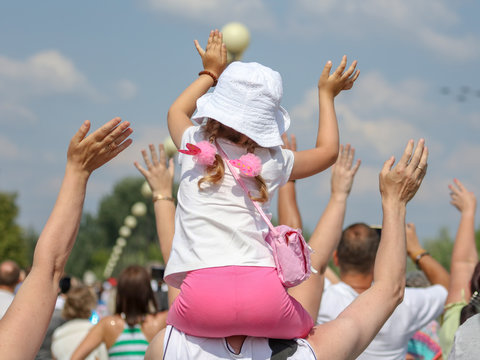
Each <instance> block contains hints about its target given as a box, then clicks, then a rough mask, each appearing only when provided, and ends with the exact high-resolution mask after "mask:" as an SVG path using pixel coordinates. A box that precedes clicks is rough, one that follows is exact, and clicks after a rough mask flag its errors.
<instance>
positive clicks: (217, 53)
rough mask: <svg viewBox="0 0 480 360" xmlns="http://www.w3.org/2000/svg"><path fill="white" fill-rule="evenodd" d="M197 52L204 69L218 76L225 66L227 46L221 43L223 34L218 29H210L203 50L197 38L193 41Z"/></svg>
mask: <svg viewBox="0 0 480 360" xmlns="http://www.w3.org/2000/svg"><path fill="white" fill-rule="evenodd" d="M194 43H195V47H196V48H197V51H198V54H199V55H200V57H201V58H202V63H203V68H204V70H207V71H210V72H212V73H213V74H215V75H216V76H217V79H218V77H219V76H220V74H221V73H222V72H223V70H225V68H226V67H227V48H226V47H225V44H224V43H223V35H222V33H221V32H220V31H218V30H212V31H210V36H209V37H208V42H207V46H206V48H205V50H204V49H203V48H202V47H201V46H200V44H199V42H198V41H197V40H195V41H194Z"/></svg>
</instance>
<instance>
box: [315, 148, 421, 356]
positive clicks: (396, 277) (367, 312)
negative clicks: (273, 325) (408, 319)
mask: <svg viewBox="0 0 480 360" xmlns="http://www.w3.org/2000/svg"><path fill="white" fill-rule="evenodd" d="M413 148H414V143H413V140H410V141H409V142H408V144H407V147H406V148H405V151H404V154H403V156H402V158H401V159H400V161H399V162H398V164H397V165H396V166H395V167H393V164H394V161H395V158H394V157H393V156H392V157H391V158H390V159H389V160H387V161H386V162H385V164H384V166H383V169H382V171H381V172H380V177H379V178H380V193H381V196H382V209H383V225H382V226H383V227H382V236H381V241H380V245H379V248H378V252H377V257H376V261H375V267H374V283H373V285H372V286H371V287H370V288H369V289H368V290H366V291H364V292H363V293H362V294H360V295H359V296H358V297H357V298H356V299H355V301H353V302H352V304H350V305H349V306H348V307H347V308H346V309H345V310H344V311H343V312H342V313H341V314H340V315H339V316H338V318H337V319H335V320H333V321H330V322H328V323H325V324H322V325H318V326H316V327H315V328H314V330H313V331H312V332H311V334H310V335H309V337H308V338H307V340H308V341H309V343H310V344H311V345H312V346H313V348H314V350H315V352H316V354H317V356H318V358H319V359H355V358H356V357H357V356H358V355H359V354H360V353H361V352H362V351H363V350H364V349H365V348H366V347H367V345H368V344H369V343H370V341H371V340H372V339H373V338H374V337H375V335H376V334H377V332H378V331H379V330H380V328H381V327H382V325H383V324H384V323H385V321H386V320H387V319H388V317H389V316H390V315H391V313H392V312H393V310H394V309H395V307H396V306H397V305H398V304H399V303H400V302H401V301H402V299H403V293H404V287H405V267H406V265H405V263H406V244H405V242H406V239H405V214H406V204H407V202H408V201H409V200H410V199H411V198H412V197H413V196H414V195H415V193H416V192H417V190H418V188H419V186H420V184H421V182H422V180H423V177H424V175H425V170H424V169H425V168H426V166H427V158H428V150H427V148H426V147H425V146H424V140H423V139H421V140H420V141H419V142H418V145H417V147H416V149H415V151H413ZM412 153H413V156H412ZM392 167H393V168H392ZM422 168H423V169H422Z"/></svg>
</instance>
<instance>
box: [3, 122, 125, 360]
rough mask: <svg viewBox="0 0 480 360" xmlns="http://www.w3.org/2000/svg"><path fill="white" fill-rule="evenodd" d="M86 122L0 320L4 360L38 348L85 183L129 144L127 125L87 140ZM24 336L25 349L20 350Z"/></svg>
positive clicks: (23, 358) (110, 126)
mask: <svg viewBox="0 0 480 360" xmlns="http://www.w3.org/2000/svg"><path fill="white" fill-rule="evenodd" d="M89 130H90V121H88V120H87V121H85V122H84V123H83V124H82V126H81V127H80V129H79V130H78V131H77V133H76V134H75V135H74V137H73V138H72V140H71V141H70V144H69V146H68V150H67V165H66V168H65V175H64V178H63V182H62V185H61V187H60V191H59V193H58V197H57V201H56V202H55V205H54V207H53V210H52V212H51V214H50V217H49V218H48V220H47V223H46V225H45V227H44V228H43V231H42V233H41V234H40V237H39V239H38V241H37V245H36V246H35V253H34V258H33V265H32V270H31V271H30V273H29V274H28V276H27V277H26V278H25V281H24V282H23V284H22V286H21V287H20V289H19V290H18V292H17V294H16V296H15V298H14V300H13V302H12V304H11V305H10V307H9V309H8V310H7V312H6V313H5V316H4V317H3V318H2V319H1V320H0V339H1V341H0V354H1V356H2V358H5V359H9V360H16V359H18V360H29V359H33V358H34V357H35V354H36V353H37V351H38V349H39V348H40V345H41V344H42V341H43V338H44V336H45V332H46V330H47V327H48V324H49V322H50V318H51V316H52V312H53V309H54V307H55V301H56V299H57V294H58V282H59V280H60V278H61V277H62V275H63V273H64V268H65V264H66V262H67V259H68V257H69V255H70V252H71V250H72V248H73V245H74V243H75V239H76V236H77V232H78V228H79V226H80V220H81V216H82V209H83V202H84V200H85V193H86V189H87V183H88V179H89V178H90V175H91V174H92V173H93V171H94V170H95V169H97V168H99V167H100V166H102V165H104V164H105V163H107V162H108V161H110V160H111V159H113V158H114V157H116V156H117V155H118V154H120V153H121V152H122V151H123V150H125V149H126V148H127V147H128V146H129V145H130V144H131V143H132V140H131V139H128V137H129V136H130V134H131V133H132V129H131V128H130V123H129V122H128V121H124V122H122V121H121V119H120V118H115V119H113V120H110V121H109V122H107V123H106V124H104V125H103V126H101V127H100V128H99V129H98V130H96V131H95V132H93V133H92V134H90V135H88V136H87V133H88V132H89ZM26 334H27V338H28V346H25V341H26Z"/></svg>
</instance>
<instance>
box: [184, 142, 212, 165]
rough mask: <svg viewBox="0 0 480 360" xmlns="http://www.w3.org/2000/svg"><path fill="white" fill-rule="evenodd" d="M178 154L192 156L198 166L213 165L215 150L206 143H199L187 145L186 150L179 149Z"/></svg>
mask: <svg viewBox="0 0 480 360" xmlns="http://www.w3.org/2000/svg"><path fill="white" fill-rule="evenodd" d="M178 152H181V153H182V154H186V155H193V160H194V161H195V162H197V163H198V164H200V165H207V166H210V165H213V163H214V162H215V154H216V153H217V148H216V147H215V145H213V144H211V143H210V142H208V141H200V142H199V143H197V144H196V145H194V144H191V143H187V150H181V149H179V150H178Z"/></svg>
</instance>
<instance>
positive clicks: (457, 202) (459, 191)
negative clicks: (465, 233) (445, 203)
mask: <svg viewBox="0 0 480 360" xmlns="http://www.w3.org/2000/svg"><path fill="white" fill-rule="evenodd" d="M453 182H454V185H455V186H454V185H451V184H450V185H448V188H449V189H450V198H451V201H450V204H452V205H453V206H455V207H456V208H457V209H458V211H460V212H461V213H462V214H463V213H466V212H470V213H473V214H474V213H475V210H476V208H477V199H476V197H475V194H474V193H473V192H471V191H468V189H467V188H466V187H465V186H464V185H463V184H462V183H461V182H460V180H457V179H453Z"/></svg>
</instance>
